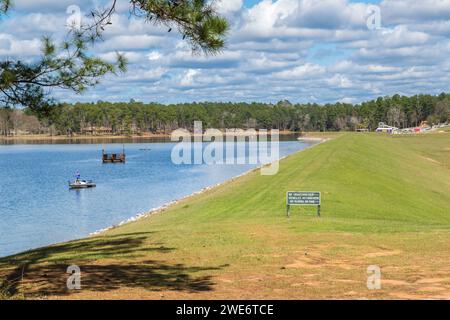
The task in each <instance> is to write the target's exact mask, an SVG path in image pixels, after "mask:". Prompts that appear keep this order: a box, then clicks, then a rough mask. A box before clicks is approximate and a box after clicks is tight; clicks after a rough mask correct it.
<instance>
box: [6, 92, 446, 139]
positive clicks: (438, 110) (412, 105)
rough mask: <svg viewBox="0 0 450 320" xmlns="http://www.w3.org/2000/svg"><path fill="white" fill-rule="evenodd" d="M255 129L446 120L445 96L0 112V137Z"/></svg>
mask: <svg viewBox="0 0 450 320" xmlns="http://www.w3.org/2000/svg"><path fill="white" fill-rule="evenodd" d="M196 120H198V121H202V122H203V128H218V129H225V128H243V129H248V128H255V129H280V130H290V131H342V130H348V131H353V130H356V129H358V128H367V129H369V130H374V129H375V128H376V127H377V126H378V123H379V122H385V123H386V124H389V125H392V126H396V127H399V128H405V127H414V126H417V125H420V123H421V122H422V121H428V123H429V124H430V125H432V124H438V123H444V122H448V121H449V120H450V94H445V93H442V94H440V95H438V96H432V95H417V96H412V97H406V96H400V95H394V96H392V97H380V98H378V99H376V100H371V101H368V102H364V103H361V104H357V105H353V104H348V103H334V104H326V105H319V104H292V103H290V102H289V101H287V100H285V101H280V102H279V103H277V104H264V103H217V102H203V103H185V104H176V105H162V104H157V103H148V104H143V103H141V102H136V101H134V100H131V101H130V102H128V103H110V102H103V101H98V102H97V103H75V104H60V105H57V106H54V107H52V108H50V109H48V110H46V111H45V112H40V113H35V112H32V111H31V110H29V109H20V110H19V109H10V108H0V134H1V135H3V136H7V135H17V134H44V133H45V134H52V135H68V136H71V135H73V134H92V135H107V134H108V135H139V134H146V133H154V134H164V133H166V134H168V133H170V132H171V131H172V130H174V129H177V128H185V129H188V130H192V127H193V124H194V121H196Z"/></svg>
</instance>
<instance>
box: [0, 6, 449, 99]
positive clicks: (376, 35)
mask: <svg viewBox="0 0 450 320" xmlns="http://www.w3.org/2000/svg"><path fill="white" fill-rule="evenodd" d="M14 1H15V7H14V11H13V12H11V13H10V15H9V17H7V18H4V19H3V20H1V21H0V59H5V58H20V59H22V60H30V61H32V60H33V59H34V58H36V57H37V56H39V50H40V38H41V36H42V35H51V36H52V37H53V38H54V39H61V38H62V37H63V36H64V34H65V33H66V32H67V28H66V24H67V21H68V20H67V19H69V18H70V14H68V13H67V8H68V7H69V6H70V5H76V6H78V7H79V8H80V10H81V11H82V12H83V13H88V12H89V11H90V10H91V9H92V8H94V7H98V6H101V5H102V4H103V5H104V4H106V3H107V2H108V0H59V1H55V0H34V1H29V0H14ZM216 5H217V9H218V10H219V12H220V13H221V14H223V15H224V16H225V17H226V18H227V19H228V20H229V21H230V24H231V30H230V33H229V35H228V38H227V46H226V48H225V50H224V51H223V52H222V54H220V55H218V56H215V57H209V58H206V57H204V56H198V55H192V52H191V50H190V48H189V47H188V45H187V44H186V43H185V42H184V41H183V40H182V39H181V37H180V36H179V34H177V33H175V32H172V33H170V34H168V33H167V30H166V28H160V27H155V26H153V25H150V24H148V23H145V21H143V20H140V19H135V18H131V19H130V18H129V16H128V9H129V8H128V2H127V1H126V0H122V1H120V0H119V10H118V13H117V14H116V15H115V16H114V19H113V25H112V26H110V28H108V29H107V30H106V32H105V35H104V41H102V42H101V43H98V44H97V45H96V47H95V48H94V49H93V53H95V54H97V55H99V56H100V57H102V58H104V59H105V60H110V61H112V58H113V57H114V55H115V52H117V51H118V52H121V53H123V54H124V55H126V56H127V58H128V59H129V61H130V65H129V71H128V72H127V73H126V74H124V75H121V76H109V77H107V78H105V79H103V80H102V82H101V84H100V85H99V86H97V87H96V88H93V89H90V90H88V91H87V92H86V93H84V94H83V95H75V94H72V93H69V92H66V91H59V90H55V91H54V92H52V94H53V95H54V96H55V97H57V98H59V99H61V100H66V101H97V100H110V101H128V100H130V99H135V100H139V101H144V102H149V101H157V102H162V103H176V102H190V101H264V102H276V101H279V100H282V99H288V100H291V101H293V102H317V103H326V102H335V101H345V102H355V103H357V102H360V101H363V100H367V99H372V98H375V97H377V96H384V95H392V94H395V93H400V94H405V95H412V94H416V93H431V94H438V93H440V92H442V91H448V88H449V85H450V76H449V75H450V72H449V71H450V0H422V1H414V0H379V1H378V0H377V1H369V0H359V1H358V0H351V1H350V0H245V1H243V0H223V1H220V0H218V1H217V2H216ZM374 5H375V6H374ZM374 10H375V11H374ZM376 11H378V12H379V13H380V15H379V17H380V25H375V24H374V23H375V19H374V17H375V16H376V15H377V12H376ZM83 19H85V18H84V16H83ZM374 26H376V27H374Z"/></svg>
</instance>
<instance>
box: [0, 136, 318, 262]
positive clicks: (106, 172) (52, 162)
mask: <svg viewBox="0 0 450 320" xmlns="http://www.w3.org/2000/svg"><path fill="white" fill-rule="evenodd" d="M123 142H126V141H123ZM309 145H311V143H306V142H299V141H297V140H296V139H295V138H292V141H281V142H280V146H279V150H280V152H279V153H280V156H281V157H282V156H286V155H289V154H292V153H294V152H296V151H299V150H302V149H304V148H306V147H308V146H309ZM174 146H175V144H174V143H168V142H145V141H144V142H139V143H136V142H132V143H126V144H125V150H126V153H127V163H126V164H102V163H101V150H102V148H105V149H106V150H107V151H109V152H118V153H119V152H121V151H122V144H121V143H120V144H119V143H115V144H112V143H109V144H9V145H0V182H1V183H0V256H7V255H11V254H14V253H18V252H21V251H24V250H28V249H32V248H37V247H41V246H45V245H49V244H52V243H57V242H63V241H67V240H73V239H77V238H82V237H85V236H87V235H89V234H90V233H92V232H95V231H97V230H100V229H104V228H106V227H109V226H111V225H115V224H117V223H120V222H122V221H124V220H127V219H129V218H131V217H133V216H135V215H137V214H138V213H143V212H148V211H149V210H151V209H153V208H156V207H159V206H161V205H164V204H166V203H168V202H171V201H173V200H176V199H179V198H182V197H185V196H187V195H190V194H192V193H193V192H196V191H199V190H201V189H203V188H205V187H208V186H212V185H215V184H217V183H220V182H224V181H226V180H228V179H230V178H232V177H235V176H237V175H239V174H242V173H244V172H246V171H248V170H250V169H251V168H254V167H256V166H257V165H249V164H245V165H237V164H235V165H206V164H201V165H175V164H173V163H172V161H171V152H172V149H173V147H174ZM77 171H79V172H80V173H81V176H82V178H85V179H92V180H94V181H95V182H96V183H97V187H96V188H94V189H86V190H69V188H68V180H73V179H74V175H75V172H77Z"/></svg>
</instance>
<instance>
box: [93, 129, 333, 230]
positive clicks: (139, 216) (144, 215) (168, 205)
mask: <svg viewBox="0 0 450 320" xmlns="http://www.w3.org/2000/svg"><path fill="white" fill-rule="evenodd" d="M331 139H332V138H329V137H328V138H325V137H324V138H319V137H310V138H305V139H302V138H299V139H298V140H299V141H301V140H304V141H305V142H316V143H314V144H312V145H310V146H307V147H306V148H304V149H302V150H299V151H296V152H294V153H292V154H289V155H286V156H284V157H281V158H279V159H278V160H275V161H273V162H271V163H268V164H264V165H260V166H258V167H256V168H253V169H250V170H247V171H245V172H243V173H241V174H239V175H237V176H234V177H232V178H230V179H227V180H225V181H223V182H219V183H216V184H214V185H212V186H209V187H205V188H203V189H201V190H199V191H195V192H193V193H190V194H188V195H186V196H184V197H181V198H179V199H175V200H172V201H170V202H168V203H165V204H163V205H161V206H159V207H156V208H152V209H150V210H149V211H146V212H142V213H138V214H136V215H134V216H132V217H130V218H129V219H126V220H123V221H121V222H119V223H117V224H114V225H111V226H109V227H106V228H103V229H100V230H97V231H94V232H91V233H89V234H88V235H87V236H86V237H88V238H89V237H94V236H100V235H102V234H103V233H105V232H108V231H110V230H113V229H116V228H119V227H121V226H123V225H126V224H128V223H132V222H136V221H139V220H142V219H145V218H149V217H151V216H153V215H155V214H160V213H164V212H165V211H166V210H167V209H170V208H171V207H172V206H175V205H177V204H179V203H180V202H182V201H185V200H188V199H190V198H192V197H195V196H197V195H200V194H203V193H205V192H207V191H210V190H213V189H215V188H219V187H221V186H223V185H225V184H227V183H230V182H233V181H235V180H236V179H239V178H241V177H244V176H246V175H248V174H250V173H252V172H254V171H257V170H261V168H263V167H265V166H269V165H271V164H273V163H275V162H277V161H278V162H279V161H282V160H284V159H286V158H288V157H290V156H293V155H295V154H297V153H300V152H303V151H305V150H308V149H310V148H313V147H315V146H318V145H320V144H322V143H325V142H327V141H329V140H331Z"/></svg>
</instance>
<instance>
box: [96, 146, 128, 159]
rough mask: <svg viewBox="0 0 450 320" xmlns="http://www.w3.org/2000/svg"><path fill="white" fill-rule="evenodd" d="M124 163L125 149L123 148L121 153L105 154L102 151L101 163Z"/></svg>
mask: <svg viewBox="0 0 450 320" xmlns="http://www.w3.org/2000/svg"><path fill="white" fill-rule="evenodd" d="M125 161H126V154H125V147H124V148H123V150H122V153H106V152H105V149H103V150H102V162H103V163H125Z"/></svg>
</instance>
